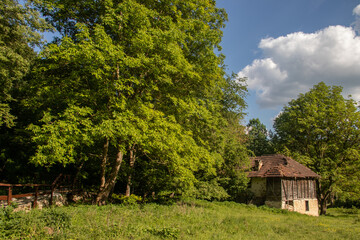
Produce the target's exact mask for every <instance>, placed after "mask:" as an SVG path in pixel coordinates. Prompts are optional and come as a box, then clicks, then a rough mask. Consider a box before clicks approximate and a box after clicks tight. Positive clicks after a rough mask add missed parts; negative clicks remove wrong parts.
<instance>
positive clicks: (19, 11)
mask: <svg viewBox="0 0 360 240" xmlns="http://www.w3.org/2000/svg"><path fill="white" fill-rule="evenodd" d="M22 2H23V3H24V5H20V4H19V3H18V1H16V0H3V1H1V3H0V16H1V17H0V86H1V90H0V126H2V125H5V126H7V127H12V126H14V120H15V119H16V116H14V115H13V114H12V113H11V106H10V102H12V101H14V97H13V96H12V94H13V91H15V89H18V88H19V87H20V86H22V85H23V77H24V75H25V74H26V73H27V72H28V71H29V69H30V66H31V64H32V62H33V61H34V59H35V57H36V53H35V51H34V50H33V48H32V47H34V46H36V45H37V46H40V45H41V35H40V34H39V31H44V30H46V29H49V26H48V25H47V24H46V23H45V21H44V20H43V19H41V18H40V14H39V12H38V11H36V10H35V9H34V8H33V7H31V5H30V4H29V1H26V0H25V1H22Z"/></svg>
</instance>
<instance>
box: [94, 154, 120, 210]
mask: <svg viewBox="0 0 360 240" xmlns="http://www.w3.org/2000/svg"><path fill="white" fill-rule="evenodd" d="M123 156H124V154H123V152H122V151H119V152H118V153H117V156H116V160H115V163H114V166H113V167H112V169H111V173H110V175H109V177H108V178H107V180H106V182H105V185H104V187H103V188H102V189H101V190H100V191H99V193H98V195H97V197H96V204H97V205H99V206H101V205H104V204H105V203H106V201H107V199H108V197H109V194H110V192H111V190H112V189H113V188H114V186H115V183H116V178H117V175H118V173H119V170H120V166H121V163H122V160H123Z"/></svg>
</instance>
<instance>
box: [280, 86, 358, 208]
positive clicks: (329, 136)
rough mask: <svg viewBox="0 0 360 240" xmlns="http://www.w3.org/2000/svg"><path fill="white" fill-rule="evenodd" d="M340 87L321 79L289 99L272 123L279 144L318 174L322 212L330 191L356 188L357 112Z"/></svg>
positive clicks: (345, 191) (354, 190) (352, 192)
mask: <svg viewBox="0 0 360 240" xmlns="http://www.w3.org/2000/svg"><path fill="white" fill-rule="evenodd" d="M341 91H342V88H341V87H337V86H333V87H329V86H327V85H325V84H324V83H322V82H321V83H319V84H317V85H315V86H314V87H313V88H312V89H311V90H310V91H309V92H307V93H305V94H301V95H300V96H299V97H298V99H296V100H292V101H291V102H289V104H288V106H285V107H284V109H283V111H282V113H281V114H280V115H279V116H278V117H277V118H276V119H275V124H274V128H275V130H276V134H277V144H278V146H279V148H287V149H288V150H289V151H290V152H291V154H292V155H293V156H294V157H295V158H296V159H297V160H299V161H301V162H302V163H304V164H305V165H307V166H308V167H309V168H311V169H312V170H314V171H315V172H316V173H318V174H319V175H320V176H321V179H320V185H319V191H320V192H319V197H318V198H319V200H320V202H321V206H322V213H325V211H326V202H327V200H328V199H329V197H330V195H331V194H333V193H335V192H336V193H342V194H350V196H351V195H353V196H355V195H357V194H358V191H359V184H358V182H359V177H360V175H359V169H360V154H359V153H360V112H359V111H358V109H357V107H356V106H357V105H356V102H355V101H354V100H352V99H344V98H343V96H342V95H341Z"/></svg>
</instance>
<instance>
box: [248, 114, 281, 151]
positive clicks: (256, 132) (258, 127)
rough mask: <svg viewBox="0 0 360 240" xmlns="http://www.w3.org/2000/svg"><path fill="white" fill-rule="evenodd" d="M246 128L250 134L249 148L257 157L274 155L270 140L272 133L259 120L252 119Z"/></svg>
mask: <svg viewBox="0 0 360 240" xmlns="http://www.w3.org/2000/svg"><path fill="white" fill-rule="evenodd" d="M246 127H247V132H248V134H247V135H248V143H247V144H248V145H247V147H248V149H249V150H251V151H252V152H253V153H254V154H255V156H261V155H263V154H271V153H274V150H273V146H272V142H271V141H270V139H269V134H270V132H269V131H268V130H267V129H266V126H265V125H264V124H263V123H261V122H260V120H259V119H258V118H253V119H250V120H249V123H248V124H247V126H246Z"/></svg>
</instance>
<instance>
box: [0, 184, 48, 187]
mask: <svg viewBox="0 0 360 240" xmlns="http://www.w3.org/2000/svg"><path fill="white" fill-rule="evenodd" d="M46 186H47V187H50V186H51V185H49V184H32V183H28V184H10V183H0V187H46Z"/></svg>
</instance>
